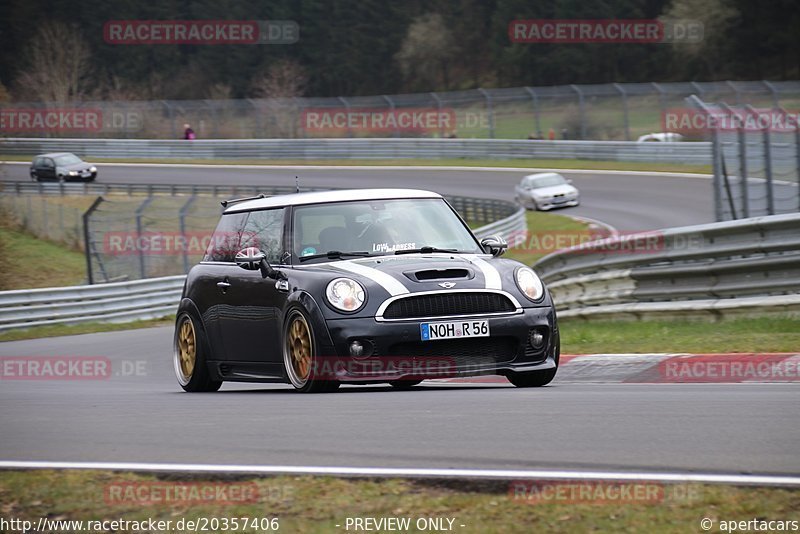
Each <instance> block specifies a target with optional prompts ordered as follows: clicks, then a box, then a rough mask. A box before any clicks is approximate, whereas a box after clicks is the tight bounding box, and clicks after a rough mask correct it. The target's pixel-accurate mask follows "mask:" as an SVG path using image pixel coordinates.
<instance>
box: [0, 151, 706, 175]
mask: <svg viewBox="0 0 800 534" xmlns="http://www.w3.org/2000/svg"><path fill="white" fill-rule="evenodd" d="M33 156H34V155H33V154H31V155H30V156H17V155H3V156H2V159H3V161H25V162H30V161H31V160H32V159H33ZM91 161H92V163H158V164H175V165H187V164H195V165H348V166H349V165H355V166H361V165H431V166H435V167H442V166H459V167H532V168H541V169H567V170H568V169H592V170H609V171H657V172H688V173H702V174H711V165H683V164H677V163H655V162H653V163H650V162H638V161H595V160H588V159H528V158H525V159H513V160H500V159H466V158H444V159H422V158H395V159H391V158H386V159H374V160H373V159H368V160H367V159H362V160H350V159H319V160H304V159H163V158H141V159H139V158H137V159H135V160H130V159H118V158H116V159H115V158H91ZM0 163H2V162H0ZM101 172H102V169H101ZM101 179H102V174H101Z"/></svg>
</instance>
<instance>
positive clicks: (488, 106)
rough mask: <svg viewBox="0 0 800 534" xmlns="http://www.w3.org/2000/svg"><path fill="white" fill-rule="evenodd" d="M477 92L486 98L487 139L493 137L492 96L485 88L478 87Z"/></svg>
mask: <svg viewBox="0 0 800 534" xmlns="http://www.w3.org/2000/svg"><path fill="white" fill-rule="evenodd" d="M478 92H479V93H480V94H482V95H483V98H485V99H486V112H487V113H488V114H489V139H494V106H493V103H492V96H491V95H490V94H489V93H488V92H486V90H485V89H482V88H480V87H478Z"/></svg>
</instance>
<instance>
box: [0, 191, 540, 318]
mask: <svg viewBox="0 0 800 534" xmlns="http://www.w3.org/2000/svg"><path fill="white" fill-rule="evenodd" d="M450 200H451V202H452V203H453V205H454V207H456V209H459V207H458V204H459V201H460V202H461V203H463V202H465V201H467V200H477V199H468V198H465V197H455V198H454V199H450ZM497 202H498V203H502V202H501V201H497ZM502 204H509V203H502ZM484 208H485V209H500V208H502V206H500V207H498V206H488V207H487V206H484ZM471 209H480V207H477V208H476V206H472V208H471ZM526 229H527V225H526V217H525V210H524V209H519V210H517V211H515V212H514V213H512V214H511V215H510V216H508V217H505V218H504V219H501V220H498V221H496V222H494V223H492V224H489V225H486V226H483V227H481V228H477V229H475V231H474V232H475V234H476V235H477V236H478V237H479V238H481V237H485V236H487V235H493V234H498V235H501V236H503V237H506V238H507V239H511V240H512V241H513V240H514V239H515V237H514V236H518V235H522V234H524V232H525V230H526ZM185 279H186V276H185V275H179V276H167V277H162V278H149V279H144V280H135V281H129V282H114V283H108V284H94V285H86V286H76V287H55V288H45V289H26V290H16V291H4V292H0V332H2V331H6V330H12V329H15V328H30V327H34V326H43V325H53V324H79V323H87V322H127V321H135V320H142V319H154V318H158V317H164V316H168V315H172V314H174V313H175V311H176V310H177V308H178V303H179V301H180V297H181V291H182V289H183V284H184V280H185Z"/></svg>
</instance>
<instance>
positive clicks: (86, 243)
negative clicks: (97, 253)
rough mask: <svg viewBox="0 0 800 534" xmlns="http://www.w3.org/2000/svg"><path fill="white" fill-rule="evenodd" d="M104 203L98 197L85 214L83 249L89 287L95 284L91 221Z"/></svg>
mask: <svg viewBox="0 0 800 534" xmlns="http://www.w3.org/2000/svg"><path fill="white" fill-rule="evenodd" d="M101 202H103V197H97V198H96V199H94V202H92V205H91V206H89V209H88V210H86V211H85V212H84V214H83V248H84V254H85V256H86V279H87V280H88V282H89V285H91V284H94V274H93V272H92V240H91V233H90V231H89V221H90V220H91V217H92V214H93V213H94V212H95V211H96V210H97V208H98V206H100V203H101Z"/></svg>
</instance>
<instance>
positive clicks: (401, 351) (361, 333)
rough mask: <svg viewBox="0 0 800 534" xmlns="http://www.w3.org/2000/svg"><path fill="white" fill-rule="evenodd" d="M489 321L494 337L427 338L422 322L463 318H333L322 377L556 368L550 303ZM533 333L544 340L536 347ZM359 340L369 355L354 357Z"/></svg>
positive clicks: (376, 378) (373, 378) (358, 379)
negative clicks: (532, 339) (533, 343)
mask: <svg viewBox="0 0 800 534" xmlns="http://www.w3.org/2000/svg"><path fill="white" fill-rule="evenodd" d="M482 319H486V320H488V322H489V331H490V336H489V337H471V338H457V339H451V340H436V341H422V340H421V334H420V323H423V322H449V321H460V320H461V319H457V318H446V317H437V318H432V319H425V320H414V321H393V322H379V321H376V320H375V318H373V317H368V318H345V319H334V320H328V321H327V322H326V326H327V329H328V333H329V335H330V339H331V340H332V343H333V345H330V346H327V347H320V349H321V350H320V357H319V359H318V361H319V366H320V367H319V369H320V370H321V372H320V373H319V375H318V378H325V379H330V380H338V381H341V382H350V383H369V382H386V381H394V380H420V379H429V378H450V377H459V376H475V375H487V374H500V375H505V374H508V373H510V372H526V371H537V370H545V369H552V368H554V367H556V366H557V363H558V328H557V324H556V319H555V314H554V312H553V309H552V308H551V307H539V308H523V310H522V313H512V314H507V315H500V316H492V317H474V318H469V319H464V321H471V320H482ZM532 331H536V332H539V333H541V334H542V335H543V336H544V341H543V342H542V344H541V346H540V347H538V348H537V347H534V345H532V344H531V342H530V338H531V333H532ZM353 341H358V342H360V343H361V344H362V346H363V347H364V348H365V351H364V354H362V355H361V356H359V357H356V356H352V355H351V351H350V346H351V343H352V342H353Z"/></svg>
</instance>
